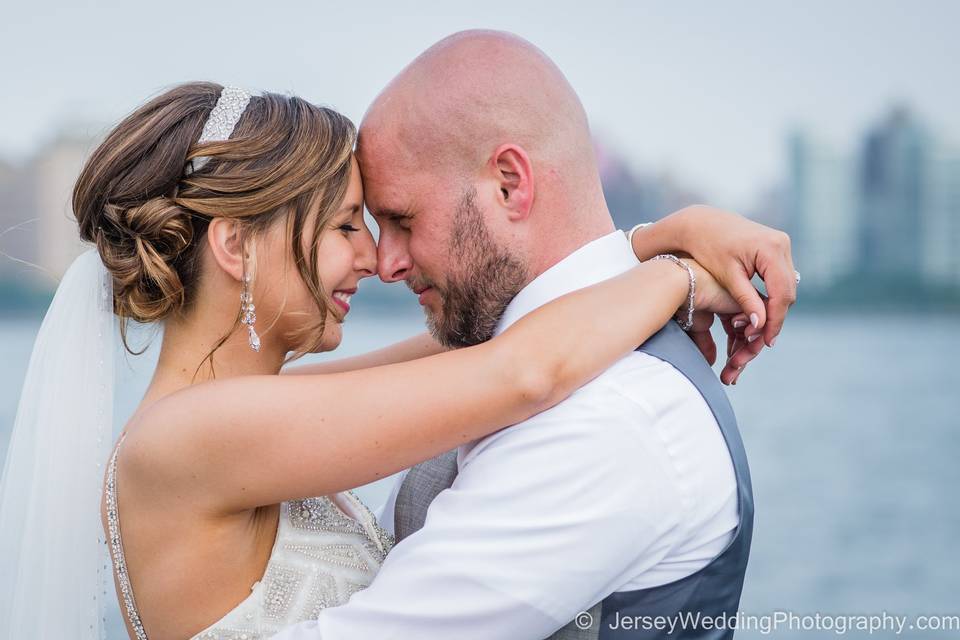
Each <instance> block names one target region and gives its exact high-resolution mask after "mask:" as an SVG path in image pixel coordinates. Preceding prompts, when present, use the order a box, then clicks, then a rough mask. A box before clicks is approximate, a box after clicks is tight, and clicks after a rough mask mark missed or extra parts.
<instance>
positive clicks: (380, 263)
mask: <svg viewBox="0 0 960 640" xmlns="http://www.w3.org/2000/svg"><path fill="white" fill-rule="evenodd" d="M397 235H398V234H395V233H381V234H380V244H379V245H377V273H378V274H379V275H380V279H381V280H383V281H384V282H399V281H400V280H405V279H406V277H407V274H408V272H409V271H410V268H411V267H412V266H413V260H412V259H411V258H410V253H409V252H408V251H407V247H406V244H405V243H404V242H402V241H401V240H400V238H398V237H397Z"/></svg>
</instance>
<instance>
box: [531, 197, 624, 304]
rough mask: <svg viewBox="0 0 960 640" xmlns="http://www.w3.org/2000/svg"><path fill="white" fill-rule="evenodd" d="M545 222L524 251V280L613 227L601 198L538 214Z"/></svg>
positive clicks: (534, 276)
mask: <svg viewBox="0 0 960 640" xmlns="http://www.w3.org/2000/svg"><path fill="white" fill-rule="evenodd" d="M540 219H542V220H547V221H548V223H549V224H546V225H544V227H543V228H541V229H539V230H538V231H536V232H535V233H534V237H533V238H532V239H531V240H532V241H531V242H530V243H529V245H528V246H529V248H528V250H527V252H526V253H527V274H528V279H527V282H526V283H524V286H526V285H527V284H530V282H533V280H535V279H536V278H538V277H539V276H540V275H541V274H542V273H543V272H545V271H547V270H548V269H550V268H551V267H553V266H554V265H556V264H557V263H558V262H561V261H562V260H564V259H565V258H566V257H567V256H569V255H570V254H572V253H574V252H575V251H577V250H578V249H580V248H581V247H584V246H586V245H588V244H590V243H591V242H593V241H594V240H597V239H599V238H602V237H603V236H605V235H608V234H610V233H612V232H613V231H614V230H615V229H616V226H615V225H614V224H613V218H612V217H611V216H610V211H609V209H607V204H606V202H605V201H603V199H602V198H601V199H600V201H599V202H593V203H592V204H589V205H586V206H583V207H579V208H577V209H576V210H570V209H568V210H567V211H565V212H563V213H562V214H558V215H545V216H540ZM537 237H539V238H541V239H543V238H550V241H549V242H542V243H538V242H537V240H536V239H537Z"/></svg>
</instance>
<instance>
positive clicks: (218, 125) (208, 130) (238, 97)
mask: <svg viewBox="0 0 960 640" xmlns="http://www.w3.org/2000/svg"><path fill="white" fill-rule="evenodd" d="M252 97H253V96H252V95H251V94H250V92H248V91H245V90H244V89H238V88H237V87H224V88H223V91H221V92H220V97H219V98H217V104H216V105H214V107H213V111H211V112H210V116H209V117H208V118H207V121H206V122H205V123H204V125H203V131H202V132H201V133H200V138H199V139H198V140H197V144H203V143H205V142H223V141H224V140H228V139H229V138H230V134H232V133H233V129H234V127H236V126H237V122H239V121H240V116H242V115H243V112H244V111H245V110H246V108H247V105H248V104H250V98H252ZM209 161H210V156H199V157H196V158H194V159H193V160H191V161H190V162H189V163H188V164H187V170H186V174H187V175H190V174H191V173H193V172H194V171H197V170H199V169H200V168H202V167H203V165H205V164H207V162H209Z"/></svg>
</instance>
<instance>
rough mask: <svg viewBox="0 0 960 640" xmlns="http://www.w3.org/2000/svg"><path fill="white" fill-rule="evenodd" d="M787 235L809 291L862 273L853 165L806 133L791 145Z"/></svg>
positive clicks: (797, 133) (798, 133)
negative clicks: (859, 272) (859, 259)
mask: <svg viewBox="0 0 960 640" xmlns="http://www.w3.org/2000/svg"><path fill="white" fill-rule="evenodd" d="M788 149H789V158H788V172H789V177H788V186H787V189H786V199H787V207H786V208H787V232H788V233H789V234H790V237H791V239H792V246H793V260H794V263H795V264H796V265H798V268H799V269H800V270H801V271H802V272H803V282H804V289H807V290H811V289H813V290H815V289H825V288H827V287H829V286H830V285H831V284H833V283H834V282H835V281H836V279H837V278H839V277H842V276H845V275H848V274H850V273H851V272H853V271H854V270H856V267H857V264H856V263H857V258H858V253H859V247H858V239H857V205H856V179H855V170H854V163H853V159H852V158H851V157H850V156H849V155H845V154H843V153H840V152H837V151H836V150H835V149H833V148H832V147H831V146H830V145H829V144H827V143H825V142H823V141H821V140H817V139H815V138H814V137H813V136H812V135H810V134H809V133H806V132H803V131H799V130H798V131H795V132H793V133H792V134H791V135H790V137H789V139H788Z"/></svg>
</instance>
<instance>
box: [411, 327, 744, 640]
mask: <svg viewBox="0 0 960 640" xmlns="http://www.w3.org/2000/svg"><path fill="white" fill-rule="evenodd" d="M638 351H643V352H644V353H648V354H650V355H652V356H655V357H657V358H659V359H661V360H664V361H666V362H669V363H670V364H671V365H673V366H674V367H675V368H676V369H677V370H678V371H680V373H682V374H683V375H684V376H686V377H687V378H688V379H689V380H690V382H692V383H693V385H694V386H695V387H696V388H697V390H698V391H699V392H700V394H701V395H702V396H703V397H704V399H705V400H706V401H707V404H708V405H709V406H710V409H711V411H713V415H714V417H715V418H716V420H717V423H718V424H719V425H720V431H721V432H722V433H723V437H724V439H725V440H726V442H727V448H728V449H729V451H730V458H731V459H732V460H733V469H734V473H735V475H736V478H737V496H738V499H739V511H740V523H739V525H738V526H737V530H736V532H735V534H734V537H733V539H732V540H731V541H730V543H729V544H728V545H727V547H726V548H725V549H724V550H723V551H722V552H721V553H720V555H718V556H717V557H716V558H714V559H713V561H712V562H710V564H708V565H707V566H705V567H704V568H702V569H700V570H699V571H697V572H696V573H694V574H692V575H689V576H687V577H686V578H682V579H681V580H677V581H676V582H671V583H670V584H665V585H662V586H659V587H652V588H650V589H639V590H637V591H618V592H616V593H613V594H611V595H609V596H607V597H606V598H604V599H603V600H602V601H600V602H598V603H596V604H595V605H593V607H591V608H588V609H587V612H588V613H589V614H590V615H589V617H587V616H582V615H581V616H578V619H577V620H574V621H572V622H570V623H569V624H568V625H567V626H565V627H563V628H561V629H560V630H559V631H557V632H556V633H554V634H553V635H552V636H550V638H551V639H552V640H611V639H614V638H631V639H633V638H664V639H666V638H670V639H671V640H676V639H677V638H708V639H711V640H714V639H716V640H719V639H721V638H723V639H728V638H732V637H733V629H731V628H730V627H731V626H732V624H731V621H733V620H734V619H735V617H736V614H737V610H738V608H739V606H740V592H741V590H742V589H743V576H744V573H745V572H746V570H747V558H748V557H749V555H750V540H751V537H752V535H753V489H752V487H751V485H750V470H749V468H748V467H747V454H746V452H745V451H744V449H743V441H742V440H741V438H740V431H739V430H738V429H737V420H736V418H735V417H734V414H733V409H732V408H731V406H730V402H729V401H728V400H727V395H726V393H725V392H724V390H723V386H722V385H721V383H720V381H719V380H718V379H717V377H716V375H714V373H713V370H712V369H711V368H710V366H709V365H708V364H707V362H706V361H705V360H704V359H703V356H702V355H701V354H700V352H699V351H698V350H697V348H696V346H695V345H694V344H693V342H692V341H691V340H690V339H689V338H688V337H687V335H686V334H685V333H684V332H683V331H682V330H681V329H680V327H679V326H677V324H676V323H675V322H672V321H671V322H668V323H667V325H666V326H665V327H664V328H663V329H661V330H660V331H659V332H658V333H657V334H656V335H655V336H653V337H652V338H650V339H649V340H647V342H646V343H644V344H643V346H641V347H640V348H639V349H638ZM456 476H457V457H456V451H449V452H447V453H445V454H443V455H441V456H438V457H436V458H434V459H433V460H428V461H426V462H424V463H422V464H419V465H417V466H415V467H413V468H412V469H411V470H410V471H409V473H408V474H407V477H406V478H405V479H404V481H403V484H402V485H401V486H400V491H399V493H398V494H397V502H396V511H395V512H394V525H395V531H396V534H397V540H398V541H399V540H401V539H403V538H405V537H406V536H408V535H410V534H411V533H413V532H414V531H417V530H418V529H420V528H421V527H422V526H423V523H424V520H425V519H426V515H427V507H429V505H430V502H431V501H432V500H433V499H434V497H436V495H437V494H438V493H440V492H441V491H443V490H444V489H446V488H448V487H450V486H451V485H452V484H453V480H454V478H456ZM639 616H644V619H643V620H640V619H639ZM654 616H662V617H663V618H662V619H663V620H664V621H666V620H667V619H672V620H674V621H675V624H676V625H677V626H676V627H674V630H673V633H672V634H670V633H669V631H670V629H669V627H667V628H662V629H658V628H638V627H640V626H646V627H652V626H653V624H648V623H647V621H650V622H651V623H652V622H653V621H654V620H655V618H654ZM697 616H699V620H703V619H707V618H709V621H708V622H706V623H700V624H697V623H696V621H697V620H698V617H697ZM591 620H592V623H589V624H588V622H589V621H591ZM718 620H719V621H720V624H719V625H717V624H716V623H717V621H718ZM633 621H637V622H638V624H632V623H633ZM684 621H686V622H687V623H692V624H691V625H689V626H688V628H681V626H680V625H682V624H684ZM724 621H725V622H724ZM690 626H695V628H690ZM628 627H631V628H628Z"/></svg>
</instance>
